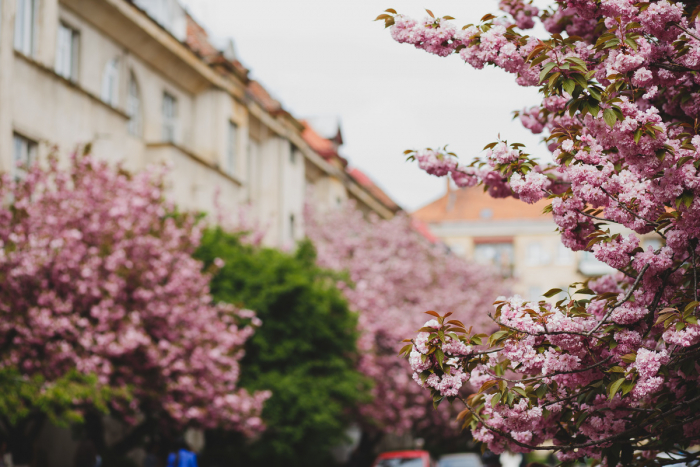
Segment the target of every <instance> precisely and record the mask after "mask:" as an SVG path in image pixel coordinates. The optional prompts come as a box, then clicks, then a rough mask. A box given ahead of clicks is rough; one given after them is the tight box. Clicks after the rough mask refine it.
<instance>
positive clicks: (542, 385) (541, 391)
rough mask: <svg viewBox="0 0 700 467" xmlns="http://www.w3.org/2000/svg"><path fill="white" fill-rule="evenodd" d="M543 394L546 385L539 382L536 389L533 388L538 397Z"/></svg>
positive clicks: (545, 391)
mask: <svg viewBox="0 0 700 467" xmlns="http://www.w3.org/2000/svg"><path fill="white" fill-rule="evenodd" d="M545 394H547V385H546V384H540V385H539V386H538V387H537V389H535V395H536V396H537V398H538V399H542V398H543V397H544V395H545Z"/></svg>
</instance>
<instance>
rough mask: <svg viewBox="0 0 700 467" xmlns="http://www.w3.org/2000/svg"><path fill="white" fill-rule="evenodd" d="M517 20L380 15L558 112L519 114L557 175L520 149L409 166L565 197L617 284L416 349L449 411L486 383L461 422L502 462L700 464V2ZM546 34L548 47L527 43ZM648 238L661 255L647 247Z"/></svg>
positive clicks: (564, 233) (583, 5)
mask: <svg viewBox="0 0 700 467" xmlns="http://www.w3.org/2000/svg"><path fill="white" fill-rule="evenodd" d="M500 7H501V10H502V11H503V13H505V14H504V15H503V16H500V17H496V16H494V15H486V16H485V17H483V18H482V19H481V22H480V23H479V24H477V25H467V26H464V27H463V28H461V29H460V28H458V27H457V26H455V24H454V23H453V22H452V20H453V19H454V18H452V17H449V16H443V17H436V16H435V15H434V14H433V13H432V12H428V16H427V17H426V18H424V19H421V20H415V19H412V18H409V17H406V16H403V15H401V14H397V12H396V11H395V10H391V9H390V10H387V11H386V12H385V14H383V15H381V16H380V17H379V18H378V19H383V20H384V21H385V23H386V26H387V27H390V28H391V35H392V37H393V38H394V39H395V40H396V41H398V42H400V43H408V44H412V45H414V46H415V47H417V48H419V49H423V50H425V51H426V52H429V53H432V54H436V55H439V56H443V57H448V56H455V58H457V56H458V57H459V59H461V60H464V61H465V62H467V63H468V64H469V65H471V66H473V67H475V68H479V69H480V68H483V67H484V66H487V65H492V66H495V67H499V68H502V69H503V70H505V71H506V72H508V73H512V74H513V75H514V77H515V80H516V81H517V83H518V84H520V85H522V86H538V87H539V90H540V92H541V94H542V103H541V105H540V106H538V107H535V108H532V109H526V110H523V111H522V112H518V115H519V116H520V119H521V121H522V123H523V124H524V126H525V127H527V128H529V129H530V130H532V131H533V132H534V133H542V132H544V135H545V138H546V141H547V142H548V145H549V146H548V147H549V150H550V151H552V157H553V160H554V161H555V162H554V164H552V165H549V166H545V165H540V164H538V163H537V161H536V160H533V158H532V157H531V156H529V155H528V154H526V153H525V152H524V151H523V150H522V145H519V144H511V145H508V144H507V142H505V141H499V142H496V143H493V144H490V145H489V146H487V148H486V149H488V151H487V153H486V156H485V157H484V158H483V159H477V160H475V161H473V162H472V163H469V164H465V163H463V162H459V161H458V160H457V159H456V157H454V155H452V154H449V153H446V152H445V151H440V150H430V149H428V150H419V151H408V154H409V157H410V158H415V159H416V160H417V161H418V164H419V166H420V168H422V169H423V170H425V171H427V172H428V173H430V174H433V175H436V176H446V175H448V174H449V175H450V176H451V177H452V179H453V180H454V182H455V183H457V184H458V185H460V186H472V185H475V184H477V183H481V184H483V185H484V186H485V187H487V188H488V191H489V193H490V194H491V195H492V196H495V197H505V196H515V197H517V198H520V199H521V200H522V201H523V202H527V203H533V202H535V201H537V200H540V199H542V198H549V199H550V200H551V204H550V205H549V207H548V208H547V210H548V211H551V212H552V213H553V217H554V221H555V222H556V224H557V226H558V228H559V231H560V232H561V237H562V242H563V243H564V245H566V246H567V247H569V248H571V249H572V250H579V251H580V250H585V251H590V252H592V253H593V254H595V256H596V258H598V259H599V260H601V261H603V262H605V263H607V264H608V265H610V266H612V267H613V268H615V269H617V270H618V272H617V273H615V274H612V275H608V276H604V277H601V278H598V279H595V280H587V281H584V282H583V283H578V284H572V286H571V287H570V288H569V290H568V291H564V292H567V293H568V297H567V298H565V299H563V300H560V301H558V302H556V303H547V302H545V301H540V302H525V301H523V300H522V299H521V298H519V297H511V298H509V299H506V298H500V299H498V300H497V301H496V304H495V310H494V311H493V312H492V313H491V314H490V316H491V318H492V319H493V320H494V322H495V323H496V324H498V325H499V326H500V329H499V330H498V331H497V332H496V333H494V334H492V335H491V336H490V337H489V339H488V341H487V342H483V345H481V344H482V342H481V339H480V337H474V336H473V335H472V333H470V332H469V330H468V329H465V327H464V324H463V322H462V321H460V320H458V319H450V318H451V317H447V318H446V315H443V314H436V316H435V319H431V320H430V321H428V322H427V323H426V324H425V326H424V327H423V328H421V330H420V333H419V334H418V336H417V338H416V339H414V340H413V341H412V342H411V343H409V344H408V345H407V346H406V347H405V348H404V351H405V353H406V354H407V355H408V356H409V360H410V362H411V365H412V367H413V369H414V371H415V376H416V377H417V378H419V382H420V384H421V385H422V386H424V387H426V388H428V389H429V390H430V391H431V392H432V393H433V396H434V397H435V399H436V400H440V399H441V398H443V397H446V398H448V399H454V398H456V397H459V394H458V393H457V392H456V390H457V388H458V387H459V385H460V381H471V382H472V384H475V385H477V386H479V387H480V391H479V393H478V394H474V395H473V396H470V398H468V399H464V400H463V402H464V403H465V404H466V409H465V410H464V411H463V412H462V413H461V417H462V420H463V422H464V425H465V426H466V427H470V428H471V431H472V433H473V436H474V437H475V438H476V439H478V440H480V441H482V442H484V443H485V444H486V445H487V446H488V447H489V448H490V449H491V450H493V451H494V452H501V451H503V450H504V449H511V450H514V451H530V450H537V449H552V447H551V446H544V443H545V442H547V441H549V440H551V441H552V442H553V444H554V449H555V450H557V451H558V452H559V453H558V456H559V458H560V459H561V460H562V461H564V462H568V463H573V461H575V460H577V459H580V458H583V457H589V458H594V459H597V460H599V461H600V462H601V463H602V464H603V465H609V466H613V465H625V466H626V465H666V464H672V463H677V462H680V461H692V460H695V459H698V458H699V457H700V453H699V452H697V451H695V450H689V448H690V447H691V446H693V445H695V444H697V443H698V441H700V415H699V414H700V389H699V388H698V377H699V375H698V369H699V367H698V366H697V364H696V361H697V358H698V353H699V352H700V326H699V325H698V322H697V315H698V305H699V302H698V278H697V276H698V271H697V259H696V258H697V256H698V254H700V250H699V249H698V246H699V245H698V238H699V236H700V198H699V197H698V194H699V193H700V184H699V183H698V180H700V178H699V173H698V168H699V167H700V153H699V152H698V148H700V135H698V131H699V130H700V127H699V124H698V116H700V94H699V91H700V87H699V85H700V74H698V71H700V20H699V19H698V12H699V11H700V5H698V2H697V1H690V2H687V3H676V2H672V1H668V0H661V1H641V2H637V1H631V0H569V1H559V2H556V3H554V4H553V5H552V6H551V8H549V9H547V10H544V11H541V10H539V9H538V8H537V7H535V6H534V5H532V4H531V3H527V2H523V1H519V0H503V1H501V3H500ZM536 22H541V23H542V24H543V26H544V28H545V29H546V30H547V31H548V33H549V36H548V37H546V38H543V39H540V38H537V37H534V36H527V35H525V34H524V32H523V31H524V30H526V29H528V28H531V27H533V26H534V25H535V23H536ZM640 235H653V236H656V237H657V238H659V239H661V240H662V246H661V247H659V248H656V249H655V248H653V247H649V248H647V249H646V250H644V249H642V248H641V247H640V244H639V236H640ZM560 292H561V291H559V290H552V291H550V292H549V293H548V294H547V296H548V297H553V296H554V295H555V294H558V293H560ZM445 311H451V310H445ZM464 321H465V322H466V323H467V324H468V323H469V321H470V319H465V320H464ZM661 452H664V453H666V454H665V455H664V456H659V455H658V454H659V453H661ZM678 459H680V460H678Z"/></svg>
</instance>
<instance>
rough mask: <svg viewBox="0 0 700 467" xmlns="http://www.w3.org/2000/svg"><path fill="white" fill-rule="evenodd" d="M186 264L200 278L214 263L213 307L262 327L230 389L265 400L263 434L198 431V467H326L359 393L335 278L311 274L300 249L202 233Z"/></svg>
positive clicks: (364, 386) (353, 325)
mask: <svg viewBox="0 0 700 467" xmlns="http://www.w3.org/2000/svg"><path fill="white" fill-rule="evenodd" d="M195 256H196V257H197V258H198V259H200V260H202V261H203V262H204V263H205V269H207V268H215V266H213V265H214V260H215V259H216V258H220V259H222V260H223V261H224V265H223V267H222V268H220V269H218V270H217V271H216V272H215V273H214V276H213V278H212V281H211V291H212V295H213V296H214V298H215V299H216V300H218V301H224V302H228V303H233V304H236V305H239V306H243V307H245V308H249V309H251V310H255V312H256V314H257V317H258V318H260V319H261V320H262V323H263V324H262V326H261V327H260V328H259V329H257V330H256V332H255V334H254V336H253V337H252V338H251V339H250V341H249V342H248V343H247V344H246V355H245V357H244V359H243V360H242V365H241V380H240V383H241V386H242V387H245V388H247V389H249V390H261V389H268V390H271V391H272V394H273V395H272V398H271V399H269V400H268V401H267V402H266V403H265V407H264V411H263V419H264V420H265V422H266V423H267V425H268V429H267V430H266V431H265V432H264V433H263V434H262V435H261V436H260V437H259V438H258V439H255V440H253V441H250V440H246V439H244V438H243V437H242V436H241V435H239V434H236V433H231V432H225V431H216V430H215V431H210V432H208V433H207V445H206V447H205V451H204V452H203V453H202V465H268V466H276V465H284V466H289V467H293V466H317V465H318V466H321V465H323V466H328V465H332V464H333V459H332V456H331V449H332V448H333V447H335V446H337V445H339V444H340V443H342V442H343V441H344V439H345V437H346V435H345V429H346V428H347V427H348V425H349V424H350V422H351V420H352V414H351V411H352V409H353V407H355V406H356V404H357V403H359V402H361V401H362V400H366V398H367V397H368V388H369V381H368V380H367V379H366V378H364V377H363V376H362V375H361V374H359V373H358V372H357V371H356V370H355V361H356V358H357V348H356V341H357V331H356V329H357V315H356V314H355V313H353V312H351V311H350V309H349V307H348V304H347V301H346V300H345V298H344V297H343V295H342V293H341V292H340V291H339V290H338V289H337V288H336V286H335V283H336V281H337V280H338V278H339V276H338V274H337V273H335V272H331V271H328V270H324V269H322V268H319V267H318V266H317V265H316V252H315V249H314V247H313V245H312V244H311V242H309V241H308V240H306V241H303V242H301V243H300V244H299V245H298V246H297V248H296V250H295V252H294V253H286V252H282V251H279V250H275V249H271V248H262V247H256V246H252V245H249V244H245V243H244V242H243V241H241V234H231V233H227V232H225V231H224V230H222V229H220V228H214V229H210V230H208V231H206V232H205V234H204V236H203V239H202V244H201V246H200V248H199V250H198V251H197V253H196V254H195Z"/></svg>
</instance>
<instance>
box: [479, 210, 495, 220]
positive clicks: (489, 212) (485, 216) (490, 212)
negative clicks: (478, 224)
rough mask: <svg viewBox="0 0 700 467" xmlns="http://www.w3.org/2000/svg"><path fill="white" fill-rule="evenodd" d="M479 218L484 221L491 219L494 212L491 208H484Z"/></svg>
mask: <svg viewBox="0 0 700 467" xmlns="http://www.w3.org/2000/svg"><path fill="white" fill-rule="evenodd" d="M479 217H481V218H482V219H491V218H492V217H493V210H492V209H491V208H482V209H481V211H479Z"/></svg>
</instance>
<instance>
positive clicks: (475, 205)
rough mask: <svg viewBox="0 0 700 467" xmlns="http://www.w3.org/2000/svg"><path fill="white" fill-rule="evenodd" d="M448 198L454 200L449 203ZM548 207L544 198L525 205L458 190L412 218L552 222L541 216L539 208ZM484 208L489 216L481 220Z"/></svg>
mask: <svg viewBox="0 0 700 467" xmlns="http://www.w3.org/2000/svg"><path fill="white" fill-rule="evenodd" d="M450 196H453V199H452V200H451V201H450V199H449V198H450ZM547 204H549V200H547V199H544V200H541V201H539V202H537V203H535V204H527V203H524V202H522V201H520V200H518V199H515V198H499V199H495V198H492V197H491V196H489V194H488V193H484V189H483V187H478V186H476V187H471V188H460V189H457V190H452V191H451V194H445V195H444V196H442V197H441V198H439V199H437V200H435V201H433V202H432V203H430V204H428V205H426V206H423V207H422V208H420V209H418V210H417V211H415V212H414V213H413V214H412V215H413V217H415V218H416V219H419V220H421V221H423V222H426V223H428V224H432V223H439V222H445V221H466V220H473V221H482V222H487V221H497V220H517V219H528V220H533V219H541V220H546V219H551V216H552V215H551V214H542V209H544V207H545V206H547ZM484 209H489V210H490V211H491V213H490V214H491V216H490V217H488V218H485V217H483V213H484V211H483V210H484Z"/></svg>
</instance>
